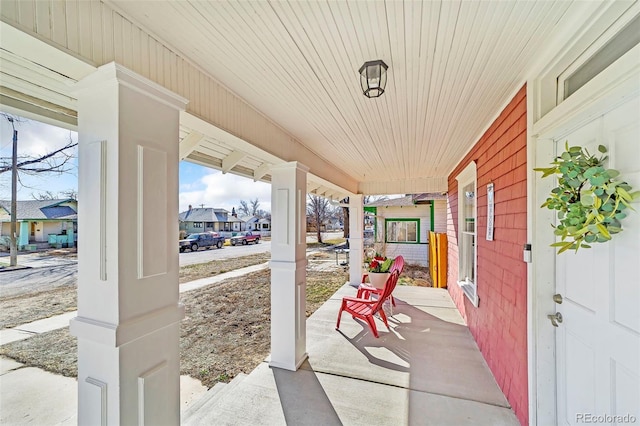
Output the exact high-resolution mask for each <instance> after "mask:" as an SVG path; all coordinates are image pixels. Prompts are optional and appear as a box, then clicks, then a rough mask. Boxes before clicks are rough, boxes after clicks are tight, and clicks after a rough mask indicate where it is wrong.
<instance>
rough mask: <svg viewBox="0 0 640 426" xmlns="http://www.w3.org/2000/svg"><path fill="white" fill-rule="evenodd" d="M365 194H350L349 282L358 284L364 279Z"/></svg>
mask: <svg viewBox="0 0 640 426" xmlns="http://www.w3.org/2000/svg"><path fill="white" fill-rule="evenodd" d="M363 199H364V197H363V195H362V194H356V195H351V196H349V283H350V284H351V285H358V284H360V282H361V281H362V264H363V262H364V244H363V239H362V235H363V232H364V229H363V228H364V203H363Z"/></svg>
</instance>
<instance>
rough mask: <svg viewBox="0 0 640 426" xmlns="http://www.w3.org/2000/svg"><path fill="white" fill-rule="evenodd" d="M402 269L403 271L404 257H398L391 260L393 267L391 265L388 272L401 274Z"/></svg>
mask: <svg viewBox="0 0 640 426" xmlns="http://www.w3.org/2000/svg"><path fill="white" fill-rule="evenodd" d="M403 269H404V257H402V256H398V257H396V258H395V259H394V260H393V265H391V269H390V270H389V272H393V271H398V272H399V273H402V270H403Z"/></svg>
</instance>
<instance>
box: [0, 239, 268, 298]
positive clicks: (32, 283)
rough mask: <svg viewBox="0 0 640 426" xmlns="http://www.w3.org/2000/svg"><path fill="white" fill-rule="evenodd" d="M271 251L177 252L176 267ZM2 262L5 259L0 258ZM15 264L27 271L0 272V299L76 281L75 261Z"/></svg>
mask: <svg viewBox="0 0 640 426" xmlns="http://www.w3.org/2000/svg"><path fill="white" fill-rule="evenodd" d="M270 250H271V242H270V241H260V243H259V244H249V245H246V246H235V247H234V246H225V247H223V248H221V249H216V248H213V249H210V250H204V249H201V250H199V251H197V252H195V253H191V252H190V251H187V252H185V253H180V266H185V265H193V264H196V263H205V262H210V261H212V260H221V259H229V258H232V257H239V256H248V255H251V254H256V253H263V252H268V251H270ZM3 260H4V262H6V263H8V259H7V258H6V257H5V256H3ZM18 264H19V265H22V266H27V267H28V268H27V269H18V270H15V271H6V272H0V297H11V296H15V295H19V294H22V293H25V292H33V291H36V290H38V291H43V290H51V289H54V288H56V287H61V286H67V285H75V283H76V280H77V278H78V263H77V261H76V260H75V259H68V258H63V257H57V256H42V255H41V254H40V253H29V254H20V255H19V256H18Z"/></svg>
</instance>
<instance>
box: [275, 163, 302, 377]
mask: <svg viewBox="0 0 640 426" xmlns="http://www.w3.org/2000/svg"><path fill="white" fill-rule="evenodd" d="M308 171H309V169H308V168H307V167H306V166H304V165H302V164H300V163H297V162H291V163H286V164H283V165H280V166H275V167H274V168H272V169H271V263H270V265H271V363H270V365H271V366H272V367H278V368H284V369H286V370H291V371H295V370H297V369H298V367H300V364H302V363H303V362H304V360H305V359H306V358H307V356H308V354H307V352H306V345H307V339H306V322H305V320H306V315H305V310H306V285H307V272H306V266H307V258H306V249H307V222H306V199H307V172H308Z"/></svg>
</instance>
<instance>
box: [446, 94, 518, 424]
mask: <svg viewBox="0 0 640 426" xmlns="http://www.w3.org/2000/svg"><path fill="white" fill-rule="evenodd" d="M526 112H527V99H526V86H525V87H523V88H522V89H521V90H520V91H519V92H518V94H517V95H516V96H515V98H513V100H512V101H511V102H510V103H509V105H508V106H507V107H506V108H505V110H504V111H503V112H502V113H501V114H500V117H498V118H497V119H496V121H494V122H493V124H492V125H491V127H490V128H489V130H487V132H486V133H485V134H484V135H483V136H482V137H481V138H480V140H479V141H478V142H477V143H476V145H475V146H474V147H473V149H472V150H471V151H470V152H469V153H468V154H467V155H466V156H465V158H464V159H463V160H462V161H461V162H460V163H459V164H458V166H457V167H456V168H455V170H454V171H453V172H452V173H451V174H450V175H449V208H448V212H447V234H448V239H449V272H448V288H449V293H450V294H451V296H452V297H453V300H454V301H455V303H456V305H457V306H458V309H459V310H460V312H461V313H462V316H463V317H464V318H465V320H466V321H467V324H468V325H469V329H470V330H471V333H472V334H473V336H474V337H475V339H476V342H477V343H478V346H479V347H480V351H481V352H482V354H483V355H484V358H485V359H486V361H487V364H488V365H489V368H490V369H491V371H492V372H493V375H494V376H495V378H496V381H497V382H498V385H499V386H500V388H501V389H502V391H503V392H504V394H505V395H506V397H507V399H508V400H509V403H510V404H511V406H512V407H513V409H514V411H515V413H516V415H517V416H518V419H519V420H520V423H521V424H523V425H526V424H528V416H529V412H528V391H527V267H526V264H525V263H524V262H523V261H522V249H523V245H524V244H525V243H526V240H527V180H526V179H527V169H526V167H527V151H526V144H527V140H526V137H527V132H526V130H527V114H526ZM474 160H475V161H476V167H477V181H478V188H477V190H476V193H477V197H478V198H477V209H478V211H477V247H478V249H477V250H478V258H477V259H478V275H477V280H476V281H477V285H478V287H477V289H478V295H479V298H480V302H479V306H478V307H477V308H476V307H475V306H473V304H472V303H470V302H469V299H467V298H466V296H465V295H464V293H463V292H462V290H461V289H460V287H459V286H458V285H457V279H458V245H457V244H458V242H457V241H458V238H457V235H458V229H457V228H458V219H457V218H458V182H457V181H456V176H457V175H458V174H459V173H460V172H461V171H462V170H463V169H464V168H465V167H466V166H467V165H468V164H469V162H471V161H474ZM490 182H493V183H494V196H495V198H494V200H495V216H494V241H487V240H486V229H487V184H488V183H490Z"/></svg>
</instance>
